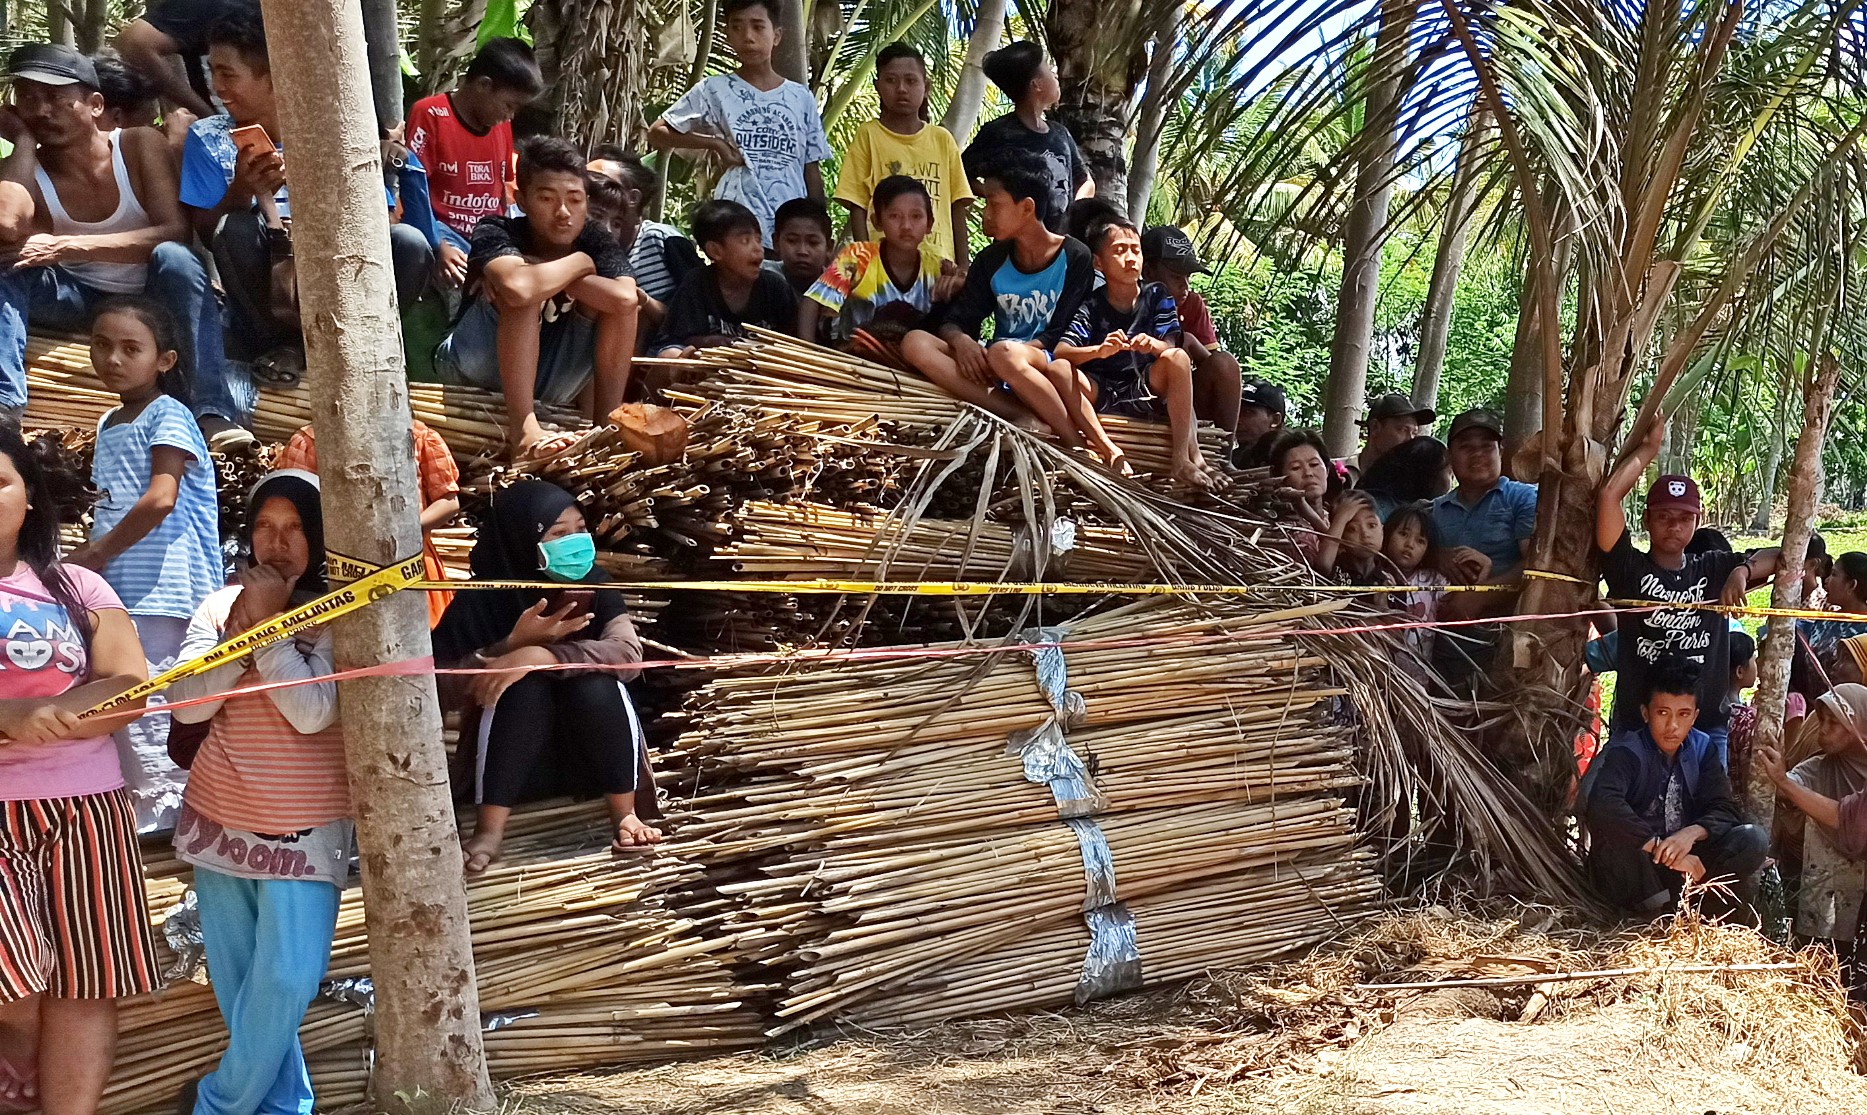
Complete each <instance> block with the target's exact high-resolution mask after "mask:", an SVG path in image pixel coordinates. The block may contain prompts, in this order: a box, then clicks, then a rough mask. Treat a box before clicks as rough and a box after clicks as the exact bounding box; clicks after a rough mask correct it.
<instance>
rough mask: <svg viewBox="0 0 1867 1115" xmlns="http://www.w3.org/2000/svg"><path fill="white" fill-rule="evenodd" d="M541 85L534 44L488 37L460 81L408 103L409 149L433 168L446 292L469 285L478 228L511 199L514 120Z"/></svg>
mask: <svg viewBox="0 0 1867 1115" xmlns="http://www.w3.org/2000/svg"><path fill="white" fill-rule="evenodd" d="M544 90H545V81H544V76H543V75H542V74H540V73H539V71H538V60H537V59H536V58H534V57H533V56H532V48H531V47H530V46H527V45H526V44H525V43H524V42H523V41H521V40H519V39H489V40H487V41H486V42H485V43H484V44H483V45H482V46H481V47H480V51H479V53H478V54H475V55H474V56H473V61H472V62H470V63H468V64H467V74H466V76H465V77H463V78H461V80H460V84H458V85H457V86H455V87H454V88H453V89H452V90H450V91H447V92H443V93H436V94H434V95H433V96H429V97H423V98H422V99H421V100H419V101H416V102H415V103H414V104H413V105H412V106H410V107H409V110H408V120H407V122H406V123H405V124H404V125H403V130H404V133H405V134H406V136H407V142H408V149H409V150H410V151H412V152H414V153H415V156H416V157H417V158H419V159H420V160H421V161H422V164H423V165H424V166H426V167H427V168H428V200H429V205H430V207H431V208H432V210H433V212H434V219H435V225H436V228H437V230H438V233H439V243H437V244H436V246H435V257H434V269H435V271H434V273H435V277H436V279H437V280H438V281H439V282H440V284H441V285H442V286H443V287H445V288H447V289H449V290H458V289H460V288H461V287H462V286H464V285H466V281H467V254H468V252H469V251H471V249H472V245H471V244H470V242H469V240H470V238H471V237H472V236H473V226H474V225H476V224H478V223H479V221H480V218H481V217H493V216H498V215H500V214H502V213H504V212H505V211H506V208H507V206H508V205H510V203H511V201H512V197H513V187H514V181H513V149H512V118H513V117H514V116H516V115H518V112H519V110H520V109H522V108H524V107H525V106H526V105H528V104H530V103H531V102H532V101H533V100H535V99H537V97H538V95H539V94H540V93H543V92H544Z"/></svg>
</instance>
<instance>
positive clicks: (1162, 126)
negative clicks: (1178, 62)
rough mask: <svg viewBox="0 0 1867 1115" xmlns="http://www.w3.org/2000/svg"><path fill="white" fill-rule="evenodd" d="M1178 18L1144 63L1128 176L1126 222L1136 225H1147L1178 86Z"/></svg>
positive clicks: (1164, 30) (1166, 28)
mask: <svg viewBox="0 0 1867 1115" xmlns="http://www.w3.org/2000/svg"><path fill="white" fill-rule="evenodd" d="M1179 23H1180V21H1179V20H1178V19H1170V20H1166V21H1164V22H1163V23H1162V24H1161V28H1160V31H1159V32H1158V33H1156V34H1155V36H1154V46H1153V53H1152V54H1151V55H1150V56H1149V57H1148V62H1147V91H1146V92H1145V93H1143V94H1142V95H1141V106H1140V108H1139V110H1138V111H1136V113H1135V128H1134V157H1133V159H1132V160H1130V163H1129V166H1130V170H1129V173H1128V219H1129V220H1131V221H1133V222H1134V223H1135V224H1137V225H1145V224H1147V203H1148V200H1149V198H1151V197H1152V196H1153V194H1154V178H1155V175H1156V174H1158V173H1159V171H1160V139H1161V133H1162V132H1164V131H1165V130H1166V125H1167V110H1168V109H1169V108H1171V107H1172V106H1173V102H1174V99H1175V98H1174V91H1175V90H1176V89H1177V88H1178V83H1177V82H1175V81H1174V76H1173V40H1174V32H1175V31H1177V30H1178V29H1179Z"/></svg>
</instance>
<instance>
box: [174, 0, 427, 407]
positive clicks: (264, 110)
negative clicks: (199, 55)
mask: <svg viewBox="0 0 1867 1115" xmlns="http://www.w3.org/2000/svg"><path fill="white" fill-rule="evenodd" d="M207 47H208V67H209V71H210V72H211V73H212V75H213V78H214V91H215V93H216V95H218V96H219V97H220V100H221V103H222V104H225V105H226V106H227V113H228V115H226V116H209V117H206V118H205V119H202V120H197V121H196V122H195V124H194V126H193V127H191V128H190V129H189V130H188V138H187V140H186V142H185V143H184V144H183V146H182V168H181V201H182V206H183V207H184V209H186V211H187V213H188V215H189V217H190V219H191V220H192V221H193V222H194V227H195V231H196V232H198V233H199V234H200V236H201V241H202V243H204V244H207V245H208V246H209V248H210V249H211V250H212V251H213V253H214V262H215V265H216V266H217V267H218V268H219V269H220V277H221V285H222V286H223V287H224V288H225V289H226V291H227V301H228V305H229V307H230V309H231V313H230V314H229V319H230V320H229V325H230V327H231V336H230V338H229V346H230V347H231V348H233V349H235V350H236V351H238V352H240V353H241V354H242V355H243V356H245V357H247V358H248V359H251V360H253V371H254V375H255V376H256V377H258V378H260V379H262V380H266V381H270V382H284V383H289V382H293V381H295V380H296V379H297V378H298V374H299V372H300V371H302V369H303V368H304V339H303V336H302V335H301V333H300V331H299V324H298V299H297V287H296V279H295V276H294V271H293V264H292V241H291V236H290V233H289V231H288V230H289V222H290V220H291V205H290V201H289V199H288V197H287V194H286V188H285V155H284V145H283V142H282V136H281V132H280V128H279V110H278V102H277V100H276V99H275V97H274V95H273V88H272V64H271V61H270V60H269V59H268V58H267V55H266V30H265V26H264V24H262V23H261V21H260V16H259V11H258V9H257V8H253V9H245V10H240V11H237V12H234V13H232V14H230V15H229V16H228V17H227V18H225V19H223V20H221V21H220V22H219V23H216V24H215V25H214V26H213V27H212V28H210V29H209V31H208V32H207ZM389 247H390V255H391V258H392V260H393V263H394V266H395V281H396V294H397V297H398V299H399V300H400V302H401V304H402V305H404V306H406V305H408V304H409V303H411V302H413V301H414V300H415V299H416V298H417V297H419V296H420V294H421V291H422V289H423V288H424V287H425V286H426V284H427V282H428V279H429V275H430V273H431V272H432V270H433V267H434V249H433V247H432V246H431V245H430V243H429V240H428V237H427V236H425V235H423V233H422V232H420V231H419V230H418V229H416V228H415V227H414V226H413V225H408V224H396V225H391V226H390V228H389Z"/></svg>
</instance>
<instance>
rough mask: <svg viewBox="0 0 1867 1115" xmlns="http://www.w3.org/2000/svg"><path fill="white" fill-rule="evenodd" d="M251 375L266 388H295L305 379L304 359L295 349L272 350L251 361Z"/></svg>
mask: <svg viewBox="0 0 1867 1115" xmlns="http://www.w3.org/2000/svg"><path fill="white" fill-rule="evenodd" d="M252 374H253V378H254V379H255V380H257V381H258V382H259V383H261V384H263V385H265V386H267V387H296V386H298V382H299V381H300V380H302V379H303V378H304V377H305V358H304V355H303V354H301V353H300V352H299V351H298V350H297V349H290V348H281V349H274V350H273V351H271V352H268V353H267V354H266V355H264V356H262V357H260V358H259V359H257V360H255V361H253V363H252Z"/></svg>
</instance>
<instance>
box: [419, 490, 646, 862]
mask: <svg viewBox="0 0 1867 1115" xmlns="http://www.w3.org/2000/svg"><path fill="white" fill-rule="evenodd" d="M595 560H596V543H595V541H594V540H593V539H592V538H591V537H590V529H589V527H588V526H587V525H586V524H585V522H584V517H583V512H582V511H580V510H579V509H578V507H577V501H576V500H575V499H573V498H572V497H571V494H570V493H569V492H566V491H565V490H564V489H562V488H559V487H557V486H556V485H554V484H548V483H546V482H544V481H542V480H521V481H519V482H518V483H516V484H514V485H512V486H511V487H509V488H504V489H502V490H500V491H499V492H496V493H494V495H493V501H492V509H491V512H490V514H489V515H488V516H487V519H486V521H485V522H484V523H482V524H481V527H480V538H479V541H478V542H477V543H476V544H475V545H474V547H473V555H472V558H471V562H472V568H473V576H474V579H476V580H492V581H508V580H509V581H555V582H559V583H562V584H564V585H567V586H569V585H575V584H577V583H579V582H584V581H600V580H601V579H602V578H601V576H600V575H599V574H597V573H596V572H595ZM434 658H435V662H436V664H438V665H440V666H442V667H444V668H445V667H459V666H468V667H481V668H485V669H488V670H498V671H510V672H502V673H484V674H479V675H476V676H474V677H473V679H472V681H471V683H470V685H469V687H468V688H469V691H470V693H469V695H470V697H471V703H472V705H473V706H474V707H475V708H476V709H477V710H478V711H477V715H475V714H474V711H473V710H472V709H470V710H469V715H468V717H467V719H465V720H464V721H463V723H464V724H465V725H467V728H468V731H469V732H471V733H473V735H474V737H475V738H476V740H477V744H478V748H477V756H476V762H475V770H474V802H475V803H476V804H477V805H478V807H479V811H478V819H477V822H476V824H475V826H474V834H473V836H472V837H471V838H470V839H469V840H468V841H467V843H466V846H465V847H464V849H463V852H464V854H465V857H466V869H467V872H468V874H478V873H480V872H482V871H485V870H486V869H487V868H488V867H489V866H491V865H492V864H494V863H496V862H498V860H499V847H500V844H501V842H502V841H503V839H504V837H505V829H506V820H507V818H508V817H510V816H511V814H512V807H513V806H515V805H517V804H519V803H520V802H523V801H529V800H535V799H537V798H540V797H548V796H551V795H552V794H554V793H566V792H569V793H577V792H585V791H590V790H594V791H596V792H599V793H601V794H602V795H603V796H604V798H605V799H606V800H607V801H608V803H609V814H610V820H611V823H612V825H613V828H614V839H613V840H612V841H611V844H610V846H611V847H612V848H614V849H615V850H617V851H626V850H628V849H632V848H637V847H643V846H646V845H649V844H654V843H656V842H657V841H659V840H660V839H661V834H660V833H659V832H657V831H655V830H654V829H652V828H650V827H648V826H647V825H646V824H644V823H643V822H642V820H641V817H640V815H638V804H637V798H638V794H637V791H638V790H640V791H645V792H644V793H642V794H641V797H642V798H643V799H645V800H644V801H643V802H642V804H641V806H640V808H641V809H642V810H652V808H653V783H652V782H650V781H649V780H648V779H647V777H646V775H645V773H644V772H645V770H646V767H647V762H646V754H645V752H644V750H643V747H642V733H641V725H640V723H639V721H638V720H637V719H636V715H635V709H634V707H633V706H632V705H631V704H630V703H629V697H628V693H627V691H625V690H624V689H623V686H622V682H623V680H624V679H626V678H630V677H634V676H635V674H636V672H637V671H633V670H617V669H597V670H539V669H536V667H541V666H557V665H560V664H563V665H586V666H599V667H617V666H628V665H630V664H632V663H636V662H640V661H641V660H642V643H641V640H640V639H639V638H637V637H636V634H635V626H634V625H633V624H631V623H630V622H629V616H628V613H627V612H626V611H625V610H624V607H623V601H622V594H621V593H619V592H616V591H615V590H613V589H597V590H594V591H592V590H588V589H584V590H578V589H571V588H566V589H562V590H549V591H547V590H540V589H516V588H515V589H477V590H470V591H465V592H461V593H459V594H458V595H456V596H455V597H454V601H453V603H452V604H450V605H448V609H447V614H446V615H445V616H443V617H441V625H440V626H439V627H438V628H436V629H435V632H434Z"/></svg>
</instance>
